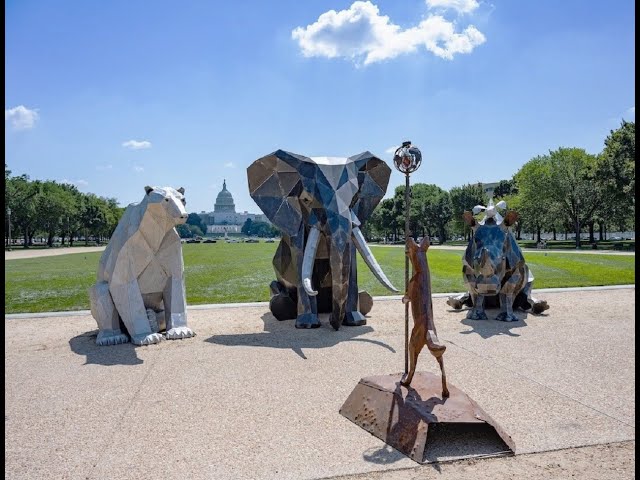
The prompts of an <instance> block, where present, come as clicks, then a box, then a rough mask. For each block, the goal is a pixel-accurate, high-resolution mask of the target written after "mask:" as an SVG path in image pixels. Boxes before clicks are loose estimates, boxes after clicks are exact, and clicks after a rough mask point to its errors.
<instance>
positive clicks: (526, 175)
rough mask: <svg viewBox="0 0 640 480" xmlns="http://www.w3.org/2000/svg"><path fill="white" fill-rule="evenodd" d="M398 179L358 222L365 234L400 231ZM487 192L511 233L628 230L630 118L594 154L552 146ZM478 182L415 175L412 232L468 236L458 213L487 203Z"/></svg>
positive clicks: (631, 210)
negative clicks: (419, 179)
mask: <svg viewBox="0 0 640 480" xmlns="http://www.w3.org/2000/svg"><path fill="white" fill-rule="evenodd" d="M404 191H405V187H404V186H399V187H396V189H395V192H394V196H393V197H392V198H389V199H385V200H383V201H382V202H381V203H380V204H379V205H378V207H377V208H376V210H375V211H374V212H373V214H372V217H371V219H370V221H369V222H368V224H367V225H366V227H365V228H366V234H367V236H368V237H369V238H371V239H373V238H376V237H378V238H380V237H381V238H386V239H392V240H398V239H399V238H400V237H401V236H402V235H404V222H405V212H404V210H405V200H404V196H405V195H404V194H405V192H404ZM493 200H494V202H495V203H497V202H498V201H499V200H505V201H506V202H507V206H508V208H509V209H512V210H516V211H517V212H518V213H519V220H518V222H517V224H516V235H517V238H518V239H520V238H521V234H522V232H529V233H532V234H535V235H536V237H537V240H538V241H540V239H541V234H542V233H543V232H544V233H550V234H552V235H553V239H554V240H556V239H557V236H558V234H560V233H564V235H565V238H567V236H568V233H569V232H571V233H573V234H575V242H576V247H577V248H579V247H580V234H581V233H582V232H583V231H585V230H587V231H588V232H589V242H591V243H592V242H594V241H595V231H596V229H597V230H598V233H599V240H603V239H605V238H606V234H607V231H612V230H618V231H625V230H626V229H628V228H629V229H632V230H635V122H627V121H624V120H623V121H622V123H621V126H620V127H619V128H618V129H616V130H612V131H611V132H610V134H609V135H608V136H607V138H606V139H605V141H604V148H603V150H602V152H600V153H599V154H596V155H593V154H589V153H587V152H586V151H585V150H584V149H581V148H565V147H560V148H558V149H557V150H554V151H550V152H549V153H548V154H546V155H539V156H536V157H534V158H532V159H531V160H529V161H528V162H527V163H526V164H524V165H523V166H522V167H521V168H520V170H519V171H518V172H516V174H515V175H514V176H513V177H512V178H511V179H508V180H502V181H501V182H500V183H499V184H498V185H497V186H496V188H495V189H494V191H493ZM488 201H489V199H488V198H487V196H486V194H485V192H484V189H483V187H482V184H481V183H477V184H465V185H462V186H456V187H453V188H452V189H451V190H449V191H446V190H443V189H442V188H440V187H438V186H437V185H432V184H424V183H417V184H415V185H413V186H412V187H411V204H410V215H409V225H410V231H411V232H413V233H412V234H413V235H417V236H420V235H422V236H424V235H429V236H430V237H434V236H435V237H438V239H439V241H440V242H441V243H442V242H445V241H447V240H448V239H449V238H451V237H455V236H458V235H459V236H462V237H464V238H465V239H468V238H470V236H471V231H470V229H469V228H468V227H467V226H466V224H465V223H464V222H463V221H462V214H463V213H464V212H465V211H467V210H471V209H472V208H473V207H474V206H475V205H487V202H488Z"/></svg>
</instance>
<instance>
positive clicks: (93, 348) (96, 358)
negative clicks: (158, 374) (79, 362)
mask: <svg viewBox="0 0 640 480" xmlns="http://www.w3.org/2000/svg"><path fill="white" fill-rule="evenodd" d="M97 336H98V330H94V331H92V332H87V333H82V334H80V335H78V336H76V337H73V338H72V339H71V340H69V346H70V347H71V350H72V351H73V352H74V353H77V354H78V355H85V356H86V357H87V358H86V361H85V363H84V364H85V365H91V364H94V365H105V366H112V365H140V364H141V363H143V361H142V359H140V358H138V355H137V353H136V346H135V345H134V344H132V343H122V344H120V345H109V346H103V347H100V346H98V345H96V337H97Z"/></svg>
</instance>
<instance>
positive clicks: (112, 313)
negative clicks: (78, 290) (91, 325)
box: [89, 282, 129, 346]
mask: <svg viewBox="0 0 640 480" xmlns="http://www.w3.org/2000/svg"><path fill="white" fill-rule="evenodd" d="M89 299H90V301H91V315H93V318H95V320H96V322H98V337H97V338H96V344H97V345H100V346H102V345H117V344H119V343H127V342H128V341H129V336H128V335H126V334H125V333H123V332H122V330H121V329H120V316H119V315H118V311H117V310H116V306H115V305H114V303H113V299H112V298H111V294H110V293H109V284H108V283H107V282H98V283H97V284H95V285H94V286H93V287H91V288H90V289H89Z"/></svg>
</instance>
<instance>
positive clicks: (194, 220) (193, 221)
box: [187, 213, 207, 235]
mask: <svg viewBox="0 0 640 480" xmlns="http://www.w3.org/2000/svg"><path fill="white" fill-rule="evenodd" d="M187 225H193V226H196V227H198V228H199V229H200V231H201V232H206V231H207V226H206V225H205V223H204V221H203V220H202V217H201V216H200V215H198V214H197V213H190V214H189V216H188V217H187ZM199 235H204V233H200V234H199Z"/></svg>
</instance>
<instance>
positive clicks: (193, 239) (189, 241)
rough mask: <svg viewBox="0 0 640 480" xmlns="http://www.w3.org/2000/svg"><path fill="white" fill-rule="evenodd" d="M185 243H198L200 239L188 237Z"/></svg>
mask: <svg viewBox="0 0 640 480" xmlns="http://www.w3.org/2000/svg"><path fill="white" fill-rule="evenodd" d="M187 243H200V240H197V239H195V238H190V239H189V240H187Z"/></svg>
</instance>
